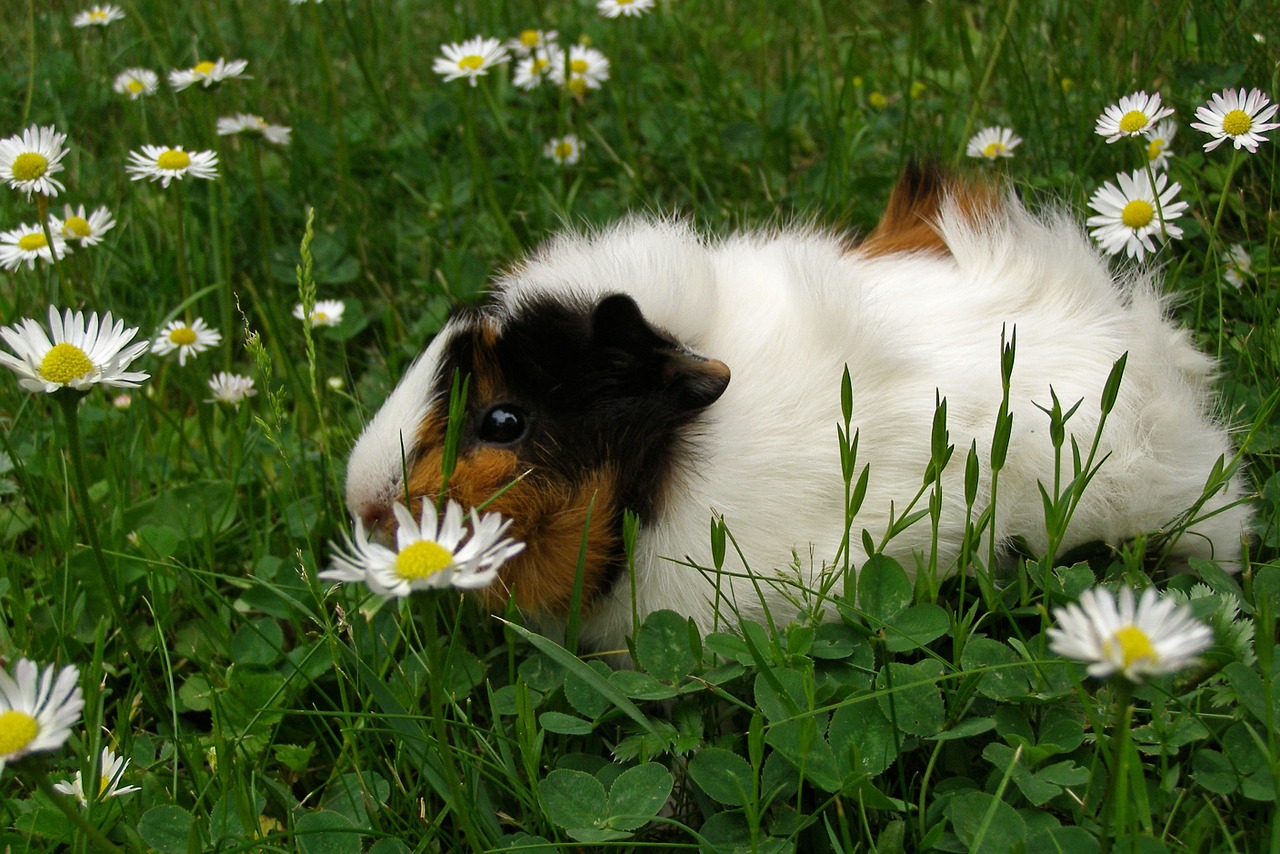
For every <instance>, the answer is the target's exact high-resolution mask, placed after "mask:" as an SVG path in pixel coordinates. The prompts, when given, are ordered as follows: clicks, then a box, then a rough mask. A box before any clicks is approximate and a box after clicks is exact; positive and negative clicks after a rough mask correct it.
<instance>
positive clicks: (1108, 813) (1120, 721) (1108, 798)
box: [1101, 676, 1133, 854]
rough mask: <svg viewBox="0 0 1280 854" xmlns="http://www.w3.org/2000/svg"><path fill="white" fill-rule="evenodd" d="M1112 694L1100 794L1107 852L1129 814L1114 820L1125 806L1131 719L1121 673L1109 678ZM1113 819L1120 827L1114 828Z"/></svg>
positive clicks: (1125, 682) (1130, 698)
mask: <svg viewBox="0 0 1280 854" xmlns="http://www.w3.org/2000/svg"><path fill="white" fill-rule="evenodd" d="M1112 690H1113V692H1114V693H1115V725H1114V727H1113V728H1112V734H1111V748H1112V754H1111V756H1112V759H1111V779H1110V780H1109V781H1108V783H1107V791H1106V793H1105V794H1104V795H1103V796H1102V822H1101V824H1102V834H1101V835H1102V852H1103V854H1107V852H1109V851H1110V850H1111V844H1112V842H1113V841H1114V840H1115V838H1116V836H1117V835H1118V832H1123V831H1124V829H1125V827H1124V826H1125V825H1127V824H1128V821H1127V818H1128V814H1127V813H1126V812H1123V811H1122V812H1121V813H1120V816H1119V820H1118V821H1117V817H1116V811H1115V808H1116V806H1117V805H1119V806H1120V807H1122V808H1127V807H1128V801H1129V740H1130V739H1129V727H1130V724H1131V723H1132V722H1133V702H1132V701H1133V685H1132V684H1131V683H1130V682H1129V681H1128V680H1127V679H1125V678H1124V677H1123V676H1117V677H1116V678H1115V679H1114V680H1113V681H1112ZM1113 822H1114V823H1115V824H1119V825H1120V827H1119V828H1116V827H1113Z"/></svg>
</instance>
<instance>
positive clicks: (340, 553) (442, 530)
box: [320, 500, 524, 598]
mask: <svg viewBox="0 0 1280 854" xmlns="http://www.w3.org/2000/svg"><path fill="white" fill-rule="evenodd" d="M392 512H393V513H394V514H395V518H396V522H397V523H399V528H398V529H397V530H396V548H395V549H394V550H392V549H390V548H387V547H386V546H383V545H380V544H378V543H374V542H371V541H370V540H369V536H368V533H367V532H366V531H365V528H364V521H363V520H361V519H357V520H356V525H355V537H354V538H352V537H349V536H344V539H345V541H346V542H345V547H337V546H336V547H335V550H334V557H333V566H332V567H331V568H330V569H327V570H325V571H323V572H321V573H320V577H321V578H323V579H326V580H332V581H357V582H361V581H362V582H364V583H365V584H367V585H368V586H369V589H370V590H372V591H373V592H374V593H375V594H377V595H378V596H380V597H382V598H391V597H402V596H408V595H409V594H410V593H412V592H413V591H415V590H430V589H439V588H443V587H449V586H453V587H458V588H462V589H465V590H476V589H479V588H481V587H487V586H489V585H490V584H491V583H493V580H494V579H495V578H496V577H497V575H498V569H499V568H500V567H501V566H502V564H503V563H505V562H506V561H507V560H509V559H510V558H512V557H514V556H515V555H517V554H519V553H520V551H521V550H522V549H524V543H518V542H515V541H514V540H511V539H508V538H506V537H504V536H503V534H505V533H506V530H507V527H508V526H509V525H510V524H511V521H510V520H509V519H503V518H502V516H501V515H499V514H497V513H486V514H485V515H484V517H483V518H481V517H480V516H478V515H477V514H476V512H475V511H474V510H472V511H471V513H470V519H471V526H470V527H471V531H470V537H467V527H466V526H465V525H463V520H462V507H461V506H460V505H459V504H458V503H457V502H455V501H452V500H450V501H449V502H448V503H447V504H446V505H445V510H444V518H443V519H440V518H439V517H438V516H437V514H436V509H435V507H434V506H432V503H431V502H430V501H423V502H422V519H421V521H416V520H414V518H413V514H411V513H410V512H409V511H408V509H406V508H405V507H404V505H402V504H396V505H395V506H394V507H393V508H392ZM464 538H466V540H465V542H464Z"/></svg>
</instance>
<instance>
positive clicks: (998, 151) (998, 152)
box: [982, 142, 1005, 160]
mask: <svg viewBox="0 0 1280 854" xmlns="http://www.w3.org/2000/svg"><path fill="white" fill-rule="evenodd" d="M1004 151H1005V148H1004V143H1002V142H989V143H987V147H986V148H984V149H982V156H983V157H987V158H990V159H992V160H995V159H996V158H997V157H1001V156H1003V155H1004Z"/></svg>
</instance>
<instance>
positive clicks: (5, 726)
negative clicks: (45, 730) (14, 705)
mask: <svg viewBox="0 0 1280 854" xmlns="http://www.w3.org/2000/svg"><path fill="white" fill-rule="evenodd" d="M39 734H40V724H38V723H36V719H35V718H33V717H31V715H29V714H27V713H26V712H19V711H18V710H17V709H10V710H9V711H7V712H0V756H9V755H11V754H14V753H17V752H18V751H19V750H21V749H22V748H24V747H26V746H27V745H28V744H30V743H31V742H32V741H34V740H35V737H36V736H37V735H39Z"/></svg>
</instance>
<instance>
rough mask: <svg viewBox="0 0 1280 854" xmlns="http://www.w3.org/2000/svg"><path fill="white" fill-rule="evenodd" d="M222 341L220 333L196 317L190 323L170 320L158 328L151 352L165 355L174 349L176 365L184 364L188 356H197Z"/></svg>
mask: <svg viewBox="0 0 1280 854" xmlns="http://www.w3.org/2000/svg"><path fill="white" fill-rule="evenodd" d="M221 343H222V333H221V332H219V331H218V330H216V329H214V328H213V327H212V326H209V325H208V324H207V323H205V322H204V318H203V317H197V318H196V319H195V320H194V321H192V322H191V323H187V322H186V321H185V320H171V321H169V322H168V323H167V324H165V326H164V328H163V329H161V330H160V334H159V335H157V336H156V340H155V343H154V344H152V346H151V352H153V353H155V354H156V355H157V356H167V355H169V354H170V353H172V352H174V351H175V350H176V351H177V353H178V365H179V366H185V365H186V364H187V357H188V356H192V357H194V356H197V355H199V354H200V353H203V352H204V351H205V350H208V349H209V348H210V347H216V346H218V345H219V344H221Z"/></svg>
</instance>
